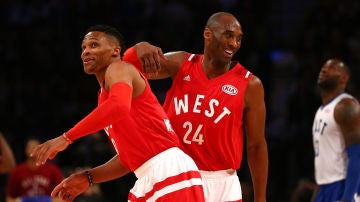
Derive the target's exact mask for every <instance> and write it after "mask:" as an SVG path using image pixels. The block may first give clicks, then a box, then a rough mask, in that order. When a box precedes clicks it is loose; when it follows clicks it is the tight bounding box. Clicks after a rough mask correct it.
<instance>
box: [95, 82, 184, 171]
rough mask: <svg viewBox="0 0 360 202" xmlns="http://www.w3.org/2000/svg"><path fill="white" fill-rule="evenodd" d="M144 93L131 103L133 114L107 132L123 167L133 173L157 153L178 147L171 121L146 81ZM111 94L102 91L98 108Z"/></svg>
mask: <svg viewBox="0 0 360 202" xmlns="http://www.w3.org/2000/svg"><path fill="white" fill-rule="evenodd" d="M145 82H146V88H145V90H144V92H143V93H142V94H141V95H140V96H139V97H137V98H133V99H132V101H131V109H130V113H129V114H128V115H127V116H126V117H125V118H124V119H121V120H119V121H118V122H115V123H113V124H111V125H109V126H108V127H106V128H105V129H104V130H105V132H106V133H107V134H108V137H109V139H110V140H111V142H112V143H113V145H114V148H115V149H116V152H117V154H118V155H119V157H120V161H121V163H122V164H123V165H124V166H125V167H127V168H128V169H129V170H131V171H134V170H136V169H137V168H138V167H139V166H141V165H142V164H143V163H144V162H146V161H147V160H148V159H150V158H152V157H153V156H155V155H157V154H158V153H160V152H162V151H164V150H166V149H169V148H172V147H178V146H179V140H178V138H177V136H176V134H175V133H174V131H173V129H172V128H171V125H170V121H169V119H168V117H167V116H166V113H165V112H164V110H163V108H162V107H161V105H160V103H159V102H158V100H157V98H156V96H155V95H154V94H153V93H152V91H151V89H150V86H149V83H148V82H147V80H146V79H145ZM108 96H109V94H108V92H106V90H105V89H104V88H101V89H100V92H99V96H98V104H99V105H101V103H103V102H104V101H106V100H107V98H108Z"/></svg>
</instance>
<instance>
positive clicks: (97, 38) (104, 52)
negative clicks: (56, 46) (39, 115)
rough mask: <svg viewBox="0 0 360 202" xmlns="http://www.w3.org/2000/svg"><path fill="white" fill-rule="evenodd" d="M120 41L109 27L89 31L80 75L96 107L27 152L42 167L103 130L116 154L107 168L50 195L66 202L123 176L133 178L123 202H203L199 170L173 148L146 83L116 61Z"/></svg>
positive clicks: (70, 181)
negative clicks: (89, 84) (93, 85)
mask: <svg viewBox="0 0 360 202" xmlns="http://www.w3.org/2000/svg"><path fill="white" fill-rule="evenodd" d="M122 44H123V42H122V37H121V35H120V33H119V32H118V31H117V30H116V29H115V28H113V27H110V26H106V25H97V26H94V27H91V28H90V29H89V30H88V32H87V34H86V35H85V36H84V39H83V41H82V45H81V48H82V54H81V59H82V61H83V66H84V71H85V72H86V73H87V74H94V75H95V76H96V79H97V81H98V82H99V85H100V91H99V95H98V107H96V108H95V109H94V110H93V111H92V112H91V113H90V114H88V115H87V116H86V117H85V118H84V119H82V120H81V121H80V122H78V123H77V124H76V125H75V126H74V127H73V128H71V129H70V130H68V131H67V132H65V133H64V134H63V135H61V136H59V137H57V138H54V139H51V140H48V141H47V142H45V143H43V144H42V145H40V146H38V147H37V148H35V149H34V150H33V152H32V155H33V156H36V158H37V163H38V164H43V163H44V162H46V160H47V159H49V158H50V159H51V158H53V157H54V156H55V155H56V154H57V153H58V152H60V151H63V150H64V149H66V148H67V147H68V146H69V144H71V143H72V142H73V141H74V140H76V139H78V138H80V137H83V136H85V135H88V134H92V133H94V132H97V131H99V130H101V129H104V130H105V132H106V133H107V134H108V137H109V139H110V140H111V142H112V143H113V145H114V148H115V149H116V151H117V155H116V156H115V157H114V158H112V159H111V160H110V161H108V162H107V163H105V164H103V165H101V166H99V167H96V168H93V169H90V170H87V171H85V172H80V173H75V174H73V175H71V176H70V177H68V178H67V179H65V180H64V181H63V182H61V183H60V184H59V185H58V186H57V187H56V188H55V189H54V190H53V192H52V196H56V195H58V196H59V197H60V198H61V199H63V200H67V201H72V200H73V199H74V198H75V197H76V196H78V195H79V194H80V193H82V192H84V191H85V190H86V189H87V188H88V186H89V185H91V184H92V183H100V182H105V181H108V180H112V179H115V178H118V177H121V176H124V175H125V174H127V173H128V172H130V171H132V172H134V173H135V175H136V177H137V178H138V179H137V181H136V183H135V186H134V187H133V188H132V189H131V190H130V193H129V198H128V199H129V201H178V199H181V200H182V201H194V202H197V201H204V193H203V188H202V182H201V178H200V173H199V170H198V168H197V166H196V164H195V163H194V161H193V160H192V159H191V158H190V157H189V156H188V155H186V154H185V153H184V152H183V151H182V150H180V149H179V140H178V138H177V136H176V134H175V133H174V131H173V129H172V128H171V125H170V123H169V120H168V118H167V116H166V113H165V112H164V110H163V109H162V107H161V105H160V104H159V102H158V101H157V99H156V97H155V95H154V94H153V93H152V92H151V89H150V86H149V84H148V82H147V80H146V79H144V77H143V76H142V75H141V73H139V71H138V70H137V69H136V68H135V67H134V66H132V65H130V64H128V63H124V62H122V61H121V57H120V55H121V54H120V53H121V45H122Z"/></svg>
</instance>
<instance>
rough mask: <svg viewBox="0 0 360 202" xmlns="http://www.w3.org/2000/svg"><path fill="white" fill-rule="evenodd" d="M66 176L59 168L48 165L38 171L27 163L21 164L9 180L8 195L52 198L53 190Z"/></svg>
mask: <svg viewBox="0 0 360 202" xmlns="http://www.w3.org/2000/svg"><path fill="white" fill-rule="evenodd" d="M63 178H64V176H63V174H62V172H61V170H60V168H59V167H57V166H55V165H53V164H51V163H46V164H44V165H42V166H40V167H38V169H36V170H32V169H30V167H29V166H28V165H27V163H21V164H19V165H18V166H17V167H16V168H15V170H13V171H12V172H11V173H10V175H9V178H8V182H7V186H6V195H7V196H10V197H13V198H15V197H20V196H44V195H47V196H50V194H51V192H52V190H53V189H54V188H55V186H56V185H58V184H59V183H60V182H61V181H62V180H63Z"/></svg>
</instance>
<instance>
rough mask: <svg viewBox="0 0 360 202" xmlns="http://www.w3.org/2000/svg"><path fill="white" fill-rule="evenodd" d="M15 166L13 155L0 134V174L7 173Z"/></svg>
mask: <svg viewBox="0 0 360 202" xmlns="http://www.w3.org/2000/svg"><path fill="white" fill-rule="evenodd" d="M15 166H16V161H15V157H14V153H13V151H12V149H11V148H10V146H9V144H8V142H7V141H6V139H5V137H4V136H3V134H2V133H1V132H0V173H9V172H10V171H12V170H13V169H14V168H15Z"/></svg>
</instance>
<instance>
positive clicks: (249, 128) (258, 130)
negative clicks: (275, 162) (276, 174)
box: [244, 75, 268, 201]
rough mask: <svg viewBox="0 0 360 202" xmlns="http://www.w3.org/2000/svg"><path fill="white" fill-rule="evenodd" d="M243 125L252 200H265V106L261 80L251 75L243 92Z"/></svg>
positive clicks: (266, 152) (266, 163)
mask: <svg viewBox="0 0 360 202" xmlns="http://www.w3.org/2000/svg"><path fill="white" fill-rule="evenodd" d="M244 119H245V127H246V134H247V153H248V161H249V167H250V172H251V176H252V180H253V184H254V197H255V198H254V201H266V185H267V177H268V151H267V144H266V139H265V119H266V107H265V101H264V88H263V85H262V82H261V80H260V79H259V78H258V77H256V76H254V75H253V76H252V78H251V80H250V81H249V84H248V86H247V89H246V92H245V110H244Z"/></svg>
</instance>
